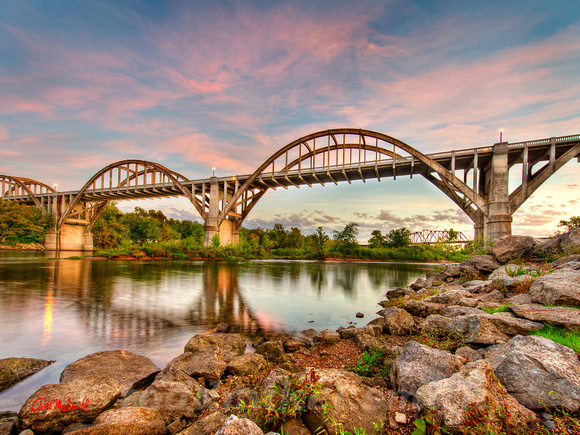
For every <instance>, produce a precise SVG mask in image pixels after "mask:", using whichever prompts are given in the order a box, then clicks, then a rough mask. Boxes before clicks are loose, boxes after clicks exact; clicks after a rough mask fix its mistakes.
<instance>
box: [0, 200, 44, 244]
mask: <svg viewBox="0 0 580 435" xmlns="http://www.w3.org/2000/svg"><path fill="white" fill-rule="evenodd" d="M51 224H52V216H51V215H43V214H42V212H41V211H40V209H38V208H36V207H29V206H26V205H22V204H18V203H15V202H12V201H6V200H0V242H6V241H10V240H11V241H13V242H23V243H30V242H39V243H42V242H44V236H45V234H46V231H47V230H48V229H49V228H50V226H51Z"/></svg>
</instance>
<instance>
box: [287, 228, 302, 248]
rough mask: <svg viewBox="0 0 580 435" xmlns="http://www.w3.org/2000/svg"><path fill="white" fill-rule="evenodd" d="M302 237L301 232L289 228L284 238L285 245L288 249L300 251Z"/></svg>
mask: <svg viewBox="0 0 580 435" xmlns="http://www.w3.org/2000/svg"><path fill="white" fill-rule="evenodd" d="M302 243H303V237H302V232H301V231H300V230H299V229H298V228H296V227H291V228H290V231H289V232H288V234H287V236H286V245H287V247H288V248H293V249H300V248H302Z"/></svg>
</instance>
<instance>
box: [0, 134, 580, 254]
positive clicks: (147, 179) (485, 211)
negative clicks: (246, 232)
mask: <svg viewBox="0 0 580 435" xmlns="http://www.w3.org/2000/svg"><path fill="white" fill-rule="evenodd" d="M573 158H577V159H578V160H579V161H580V135H573V136H564V137H552V138H548V139H539V140H531V141H526V142H517V143H507V142H500V143H496V144H494V145H490V146H488V147H477V148H469V149H460V150H452V151H447V152H440V153H434V154H423V153H422V152H420V151H419V150H417V149H415V148H413V147H411V146H410V145H407V144H406V143H404V142H402V141H400V140H398V139H396V138H394V137H391V136H388V135H386V134H383V133H378V132H374V131H370V130H361V129H349V128H343V129H333V130H325V131H319V132H316V133H312V134H310V135H308V136H304V137H301V138H299V139H296V140H295V141H293V142H291V143H289V144H288V145H286V146H284V147H282V148H280V149H279V150H278V151H276V152H275V153H274V154H272V155H271V156H270V157H269V158H268V159H267V160H266V161H264V163H262V164H261V165H260V166H259V167H258V168H257V169H256V170H255V171H254V172H253V173H252V174H246V175H232V176H227V177H215V176H212V177H210V178H204V179H188V178H187V177H185V176H183V175H181V174H179V173H177V172H174V171H172V170H170V169H168V168H166V167H164V166H163V165H160V164H158V163H155V162H150V161H146V160H135V159H132V160H123V161H120V162H116V163H112V164H110V165H108V166H107V167H105V168H103V169H101V170H100V171H98V172H97V173H96V174H95V175H93V176H92V177H91V178H90V179H89V181H87V183H86V184H85V185H84V186H83V187H82V188H81V189H80V190H77V191H68V192H57V191H56V190H55V189H53V188H51V187H50V186H48V185H46V184H44V183H41V182H39V181H35V180H31V179H28V178H22V177H17V176H8V175H0V183H1V187H2V191H1V192H2V199H5V200H10V201H16V202H20V203H23V204H28V205H30V206H35V207H38V208H40V209H41V210H42V211H43V213H51V214H52V215H53V216H54V217H55V227H54V230H51V232H50V233H49V234H47V238H46V243H45V245H46V247H47V249H61V250H91V249H92V235H91V232H90V230H91V228H92V225H93V224H94V222H95V220H96V219H97V217H98V216H99V215H100V214H101V212H102V211H103V210H104V208H105V206H106V204H107V203H108V202H109V201H121V200H130V199H140V198H159V197H173V196H185V197H187V198H188V199H189V200H190V201H191V203H192V204H193V206H194V207H195V208H196V210H197V211H198V213H199V214H200V216H201V217H202V218H203V220H204V221H205V242H206V245H207V244H209V243H210V241H211V239H212V237H213V236H214V235H215V234H218V235H219V237H220V240H222V242H224V243H228V242H236V241H237V240H238V235H239V228H240V226H241V224H242V222H243V221H244V219H245V218H246V217H247V216H248V214H249V213H250V211H251V210H252V209H253V207H254V206H255V205H256V203H257V202H258V201H259V200H260V199H261V198H262V197H263V196H264V194H265V193H266V192H268V191H269V190H276V189H278V188H283V189H288V188H289V187H298V188H299V187H300V186H304V185H307V186H310V187H311V186H312V185H313V184H320V185H323V186H326V185H327V184H329V185H333V184H338V183H339V182H347V183H352V182H353V181H359V180H360V181H363V182H366V180H369V179H377V180H379V181H381V180H383V179H385V178H393V179H396V178H397V177H407V176H408V177H411V178H412V177H413V176H421V177H424V178H425V179H427V180H428V181H429V182H431V183H433V184H434V185H435V186H437V188H439V189H440V190H441V191H442V192H443V193H444V194H445V195H447V196H448V197H449V198H450V199H451V200H452V201H453V202H454V203H455V204H456V205H457V206H458V207H459V208H460V209H461V210H463V211H464V212H465V214H466V215H467V216H469V218H470V219H471V220H472V221H473V224H474V237H475V238H484V237H485V238H488V239H490V240H493V239H496V238H498V237H501V236H503V235H506V234H511V223H512V215H513V213H514V212H515V211H516V210H517V209H518V208H519V207H520V206H521V205H522V204H523V203H524V202H525V201H526V200H527V199H528V198H529V197H530V196H531V195H532V194H533V193H534V192H535V191H536V190H537V189H538V187H539V186H540V185H541V184H542V183H543V182H544V181H546V180H547V179H548V178H549V177H550V176H551V175H552V174H554V173H555V172H556V171H557V170H558V169H560V168H561V167H562V166H563V165H564V164H566V163H567V162H568V161H570V160H571V159H573ZM518 164H519V165H521V173H522V177H521V184H520V185H519V186H517V187H516V189H515V190H513V191H512V192H511V193H510V192H509V186H508V178H509V170H510V169H511V168H512V167H514V166H515V165H518Z"/></svg>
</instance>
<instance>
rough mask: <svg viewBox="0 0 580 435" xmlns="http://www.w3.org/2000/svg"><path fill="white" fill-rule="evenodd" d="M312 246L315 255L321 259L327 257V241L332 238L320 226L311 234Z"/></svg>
mask: <svg viewBox="0 0 580 435" xmlns="http://www.w3.org/2000/svg"><path fill="white" fill-rule="evenodd" d="M310 240H311V247H312V250H313V251H314V257H315V258H318V259H319V260H324V259H325V258H326V242H328V241H329V240H330V238H329V237H328V235H327V234H326V233H325V232H324V230H323V229H322V227H318V228H317V229H316V232H315V233H314V234H312V235H311V236H310Z"/></svg>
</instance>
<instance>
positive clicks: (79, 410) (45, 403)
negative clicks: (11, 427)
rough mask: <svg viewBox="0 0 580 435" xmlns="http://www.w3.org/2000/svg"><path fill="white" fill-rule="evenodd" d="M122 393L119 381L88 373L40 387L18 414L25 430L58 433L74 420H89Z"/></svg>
mask: <svg viewBox="0 0 580 435" xmlns="http://www.w3.org/2000/svg"><path fill="white" fill-rule="evenodd" d="M120 396H121V388H120V387H119V384H118V383H117V381H115V380H113V379H105V378H103V377H98V376H88V377H86V378H82V379H75V380H71V381H69V382H66V383H62V384H48V385H43V386H42V387H40V388H39V389H38V390H37V391H36V392H35V393H34V394H33V395H32V396H30V397H29V398H28V399H27V400H26V402H24V405H22V408H20V412H19V413H18V419H19V421H20V426H21V428H22V429H31V430H32V431H33V432H40V433H43V432H49V433H52V432H58V431H62V430H63V429H64V428H65V427H66V426H68V425H69V424H71V423H77V422H78V423H88V422H91V421H93V420H94V419H95V417H96V416H97V415H99V414H100V413H101V412H103V411H105V410H106V409H107V408H109V407H110V406H112V405H113V403H115V401H116V400H117V399H118V398H119V397H120Z"/></svg>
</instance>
